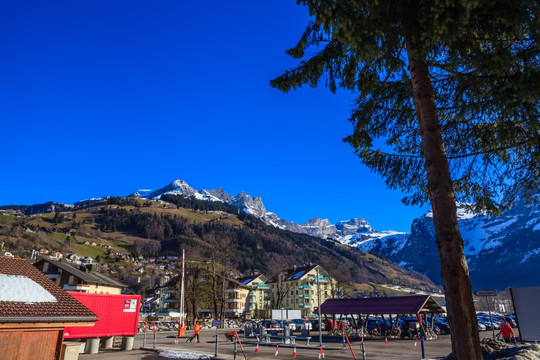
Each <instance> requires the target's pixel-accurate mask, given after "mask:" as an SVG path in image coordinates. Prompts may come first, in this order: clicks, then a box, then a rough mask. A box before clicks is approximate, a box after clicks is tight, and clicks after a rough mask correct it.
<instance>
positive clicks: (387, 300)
mask: <svg viewBox="0 0 540 360" xmlns="http://www.w3.org/2000/svg"><path fill="white" fill-rule="evenodd" d="M424 312H433V313H444V312H445V310H444V309H443V308H442V307H441V306H440V305H439V304H438V303H437V302H436V301H435V300H434V299H433V298H432V297H431V296H430V295H411V296H392V297H382V298H361V299H328V300H326V301H325V302H324V303H323V304H322V305H321V313H322V314H418V313H424Z"/></svg>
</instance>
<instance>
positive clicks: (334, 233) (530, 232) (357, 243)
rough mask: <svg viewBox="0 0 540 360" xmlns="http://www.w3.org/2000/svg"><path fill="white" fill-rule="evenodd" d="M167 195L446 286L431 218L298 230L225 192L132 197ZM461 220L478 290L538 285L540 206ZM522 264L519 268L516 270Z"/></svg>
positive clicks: (181, 190) (174, 186)
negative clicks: (231, 209)
mask: <svg viewBox="0 0 540 360" xmlns="http://www.w3.org/2000/svg"><path fill="white" fill-rule="evenodd" d="M164 194H175V195H181V196H185V197H192V198H195V199H200V200H209V201H222V202H224V203H227V204H231V205H234V206H236V207H238V208H239V209H242V210H243V211H244V212H246V213H249V214H252V215H253V216H256V217H258V218H260V219H261V220H262V221H264V222H265V223H267V224H268V225H272V226H275V227H278V228H280V229H285V230H289V231H293V232H296V233H303V234H308V235H311V236H316V237H320V238H323V239H327V240H331V241H338V242H340V243H342V244H345V245H348V246H353V247H357V248H359V249H361V250H364V251H367V252H371V253H374V254H379V255H382V256H384V257H386V258H389V259H390V260H393V261H394V262H395V263H397V264H399V265H400V266H403V267H405V268H407V269H412V270H416V271H419V272H421V273H424V274H426V275H427V276H429V277H430V278H431V279H432V280H434V281H435V282H438V283H441V281H440V265H439V256H438V251H437V248H436V245H435V231H434V228H433V214H432V213H431V212H429V213H427V214H426V215H424V216H422V217H419V218H417V219H414V220H413V223H412V224H411V232H410V234H407V233H400V232H396V231H391V230H387V231H377V230H375V229H373V228H372V227H371V226H370V225H369V223H368V222H367V221H366V220H365V219H358V218H354V219H350V220H344V221H340V222H338V223H337V224H332V223H330V221H328V219H321V218H313V219H311V220H309V221H307V222H305V223H304V224H297V223H295V222H292V221H291V222H289V221H287V220H284V219H281V218H279V217H278V215H277V214H275V213H273V212H269V211H268V210H267V209H266V208H265V206H264V204H263V202H262V199H261V197H252V196H250V195H248V194H246V193H245V192H240V193H239V194H238V195H237V196H231V195H229V194H227V192H225V190H223V189H222V188H217V189H214V190H201V191H197V190H195V189H193V188H191V187H190V186H189V185H188V184H187V183H186V182H185V181H183V180H176V181H174V182H173V183H171V184H169V185H167V186H165V187H163V188H161V189H158V190H154V191H151V190H139V192H137V193H135V194H133V196H140V197H144V198H149V199H159V198H160V197H161V196H162V195H164ZM457 215H458V222H459V227H460V231H461V236H462V238H463V243H464V250H465V255H466V257H467V261H468V264H469V269H470V274H471V281H472V283H473V287H474V286H477V287H494V288H504V287H506V286H509V285H514V286H519V285H523V286H527V285H530V284H533V285H534V284H537V283H538V281H537V279H538V278H540V267H538V266H537V264H539V263H540V206H538V205H537V206H529V207H527V206H525V205H524V203H521V202H520V203H518V204H517V205H516V206H515V207H514V208H513V209H512V210H510V211H508V212H506V213H504V214H502V215H500V216H496V217H495V216H488V215H486V214H475V213H473V212H471V211H469V210H468V208H467V206H466V205H465V204H460V205H459V206H458V213H457ZM518 264H519V267H516V265H518Z"/></svg>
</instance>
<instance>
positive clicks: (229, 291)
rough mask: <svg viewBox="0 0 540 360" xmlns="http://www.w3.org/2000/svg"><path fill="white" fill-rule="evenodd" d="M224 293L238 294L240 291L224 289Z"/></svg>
mask: <svg viewBox="0 0 540 360" xmlns="http://www.w3.org/2000/svg"><path fill="white" fill-rule="evenodd" d="M224 292H226V293H239V292H240V289H225V290H224Z"/></svg>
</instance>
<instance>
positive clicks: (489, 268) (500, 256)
mask: <svg viewBox="0 0 540 360" xmlns="http://www.w3.org/2000/svg"><path fill="white" fill-rule="evenodd" d="M458 222H459V228H460V232H461V237H462V238H463V245H464V249H465V255H466V257H467V263H468V265H469V271H470V277H471V283H472V285H473V288H477V289H478V288H497V289H503V288H505V287H508V286H530V285H538V279H540V267H539V266H538V264H540V206H538V205H537V206H526V205H525V203H524V202H523V201H521V202H518V203H517V204H516V206H515V207H514V208H513V209H511V210H510V211H507V212H505V213H503V214H501V215H500V216H488V215H485V214H479V215H475V214H473V213H471V212H468V211H466V210H465V209H459V211H458ZM380 253H381V254H382V255H384V256H386V257H388V258H389V259H391V260H393V261H394V262H396V263H398V264H399V265H401V266H403V267H405V268H407V269H413V270H416V271H419V272H422V273H424V274H426V275H427V276H428V277H429V278H430V279H432V280H433V281H434V282H436V283H438V284H440V283H441V278H440V265H439V261H438V258H439V257H438V253H437V248H436V244H435V229H434V226H433V216H432V214H431V212H430V213H428V214H426V215H424V216H422V217H420V218H417V219H415V220H414V221H413V224H412V225H411V234H410V235H409V236H408V238H407V240H406V242H405V244H404V245H403V247H402V248H401V250H399V251H397V252H395V251H390V248H384V249H382V251H381V252H380Z"/></svg>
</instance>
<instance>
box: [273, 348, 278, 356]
mask: <svg viewBox="0 0 540 360" xmlns="http://www.w3.org/2000/svg"><path fill="white" fill-rule="evenodd" d="M278 353H279V345H276V354H275V355H274V356H278Z"/></svg>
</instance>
